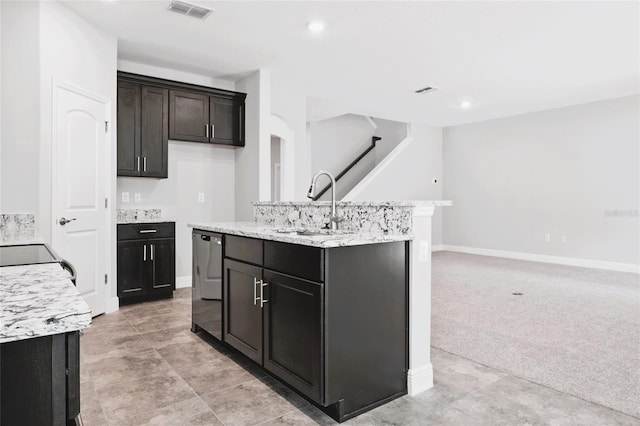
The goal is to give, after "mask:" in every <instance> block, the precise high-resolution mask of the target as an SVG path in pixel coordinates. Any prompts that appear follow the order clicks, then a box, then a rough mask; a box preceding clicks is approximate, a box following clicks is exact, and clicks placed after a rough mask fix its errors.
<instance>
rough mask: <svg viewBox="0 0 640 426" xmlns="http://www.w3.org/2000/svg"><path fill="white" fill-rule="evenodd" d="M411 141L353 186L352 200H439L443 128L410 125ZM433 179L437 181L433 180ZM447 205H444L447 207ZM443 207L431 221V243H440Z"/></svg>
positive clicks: (440, 193)
mask: <svg viewBox="0 0 640 426" xmlns="http://www.w3.org/2000/svg"><path fill="white" fill-rule="evenodd" d="M410 136H411V138H412V139H411V140H410V141H407V142H403V144H402V146H398V147H397V148H396V149H397V151H394V152H392V154H391V155H392V156H393V159H391V158H390V157H389V158H387V159H386V160H383V161H382V162H381V163H380V164H378V165H377V166H376V168H375V169H374V170H373V171H372V173H371V175H370V176H368V177H367V181H366V185H363V187H361V188H355V189H354V191H357V194H356V195H354V196H353V197H349V199H350V200H354V201H367V200H371V201H384V200H441V199H442V129H441V128H439V127H429V126H425V125H422V124H411V125H410ZM433 179H436V180H437V183H433ZM447 208H450V207H444V209H447ZM442 210H443V208H436V209H435V212H434V214H433V219H432V220H433V222H432V243H433V245H434V246H435V245H441V244H442Z"/></svg>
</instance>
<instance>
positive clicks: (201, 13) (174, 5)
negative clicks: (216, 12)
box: [169, 0, 212, 19]
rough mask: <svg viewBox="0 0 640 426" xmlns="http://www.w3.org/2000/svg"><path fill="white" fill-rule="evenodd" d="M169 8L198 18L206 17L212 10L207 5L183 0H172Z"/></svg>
mask: <svg viewBox="0 0 640 426" xmlns="http://www.w3.org/2000/svg"><path fill="white" fill-rule="evenodd" d="M169 10H170V11H172V12H176V13H179V14H181V15H187V16H191V17H192V18H198V19H206V17H207V16H209V15H210V14H211V12H212V10H211V9H207V8H206V7H202V6H197V5H195V4H192V3H187V2H186V1H181V0H172V1H171V3H169Z"/></svg>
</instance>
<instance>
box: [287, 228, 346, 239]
mask: <svg viewBox="0 0 640 426" xmlns="http://www.w3.org/2000/svg"><path fill="white" fill-rule="evenodd" d="M276 232H277V233H279V234H289V235H300V236H306V237H329V236H331V237H335V236H348V235H351V234H353V231H347V230H344V229H299V228H282V229H276Z"/></svg>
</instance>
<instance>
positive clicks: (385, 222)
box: [253, 200, 451, 234]
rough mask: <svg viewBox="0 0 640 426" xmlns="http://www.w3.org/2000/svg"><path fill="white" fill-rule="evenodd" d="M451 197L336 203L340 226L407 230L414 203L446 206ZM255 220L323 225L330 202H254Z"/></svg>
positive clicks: (377, 230)
mask: <svg viewBox="0 0 640 426" xmlns="http://www.w3.org/2000/svg"><path fill="white" fill-rule="evenodd" d="M450 205H451V201H432V200H427V201H345V202H342V201H341V202H338V203H336V210H337V214H338V216H339V217H341V218H342V221H341V222H340V224H339V226H340V229H348V230H352V231H359V232H371V233H385V234H407V233H410V232H411V226H412V225H411V218H412V215H413V210H414V209H415V208H416V207H423V206H434V207H437V206H450ZM253 206H254V219H255V221H256V222H257V223H260V224H263V225H269V226H274V227H307V228H323V227H327V226H328V224H329V216H330V213H331V202H328V201H317V202H316V201H314V202H310V201H275V202H274V201H260V202H254V203H253Z"/></svg>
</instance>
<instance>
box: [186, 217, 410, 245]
mask: <svg viewBox="0 0 640 426" xmlns="http://www.w3.org/2000/svg"><path fill="white" fill-rule="evenodd" d="M188 226H189V227H191V228H194V229H202V230H205V231H212V232H219V233H221V234H230V235H239V236H242V237H250V238H259V239H263V240H271V241H280V242H283V243H291V244H301V245H305V246H313V247H322V248H330V247H344V246H357V245H364V244H374V243H386V242H393V241H407V240H411V239H412V238H413V236H412V235H411V234H383V233H372V232H360V231H353V232H351V231H338V233H337V234H329V233H327V234H326V235H296V234H294V233H293V232H294V231H296V230H299V229H301V228H295V227H294V228H289V227H273V226H269V225H264V224H260V223H256V222H213V223H189V224H188Z"/></svg>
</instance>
